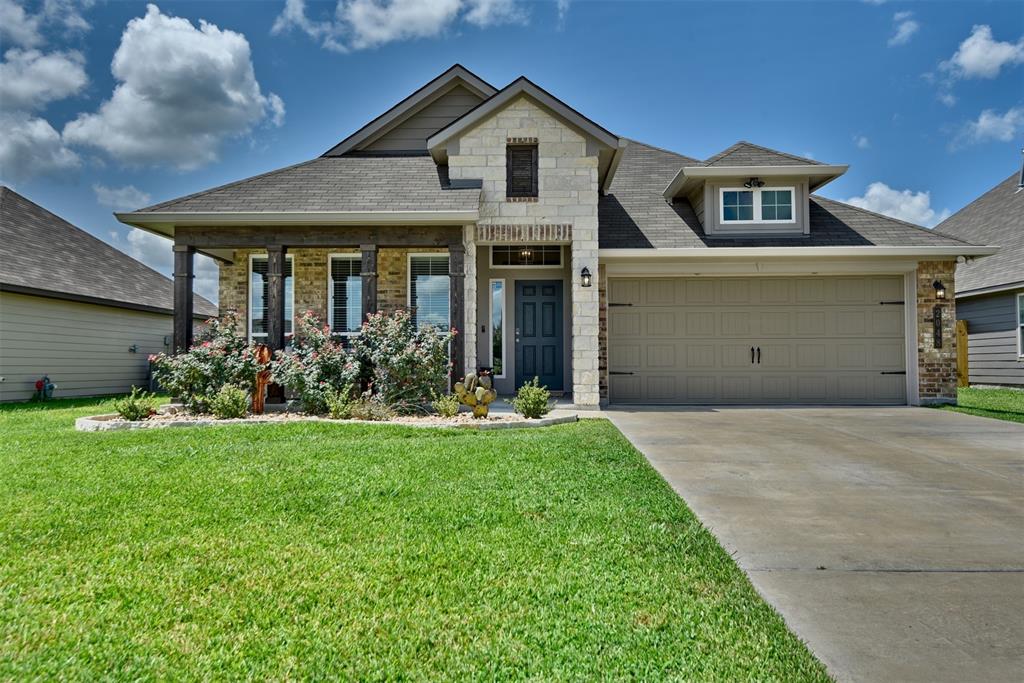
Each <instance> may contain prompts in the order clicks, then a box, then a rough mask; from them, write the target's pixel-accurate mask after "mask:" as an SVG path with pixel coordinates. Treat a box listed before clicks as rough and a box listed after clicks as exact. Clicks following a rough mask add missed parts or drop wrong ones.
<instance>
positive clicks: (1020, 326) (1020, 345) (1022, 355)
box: [1014, 292, 1024, 361]
mask: <svg viewBox="0 0 1024 683" xmlns="http://www.w3.org/2000/svg"><path fill="white" fill-rule="evenodd" d="M1014 301H1015V302H1016V303H1017V360H1019V361H1020V360H1024V316H1021V307H1022V306H1024V292H1019V293H1018V294H1017V296H1016V298H1015V299H1014Z"/></svg>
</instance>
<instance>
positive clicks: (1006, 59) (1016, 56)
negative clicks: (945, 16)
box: [939, 24, 1024, 78]
mask: <svg viewBox="0 0 1024 683" xmlns="http://www.w3.org/2000/svg"><path fill="white" fill-rule="evenodd" d="M1021 63H1024V38H1021V39H1020V40H1018V41H1017V42H1016V43H1007V42H1002V41H997V40H995V39H994V38H993V37H992V28H991V27H989V26H986V25H984V24H980V25H976V26H975V27H974V28H973V29H971V35H970V36H968V37H967V39H966V40H964V42H962V43H960V47H959V48H958V49H957V51H956V53H954V54H953V56H952V57H950V58H949V59H948V60H947V61H945V62H942V63H941V64H940V65H939V68H940V69H942V70H943V71H945V72H946V73H948V74H949V75H950V76H951V77H952V78H995V77H996V76H998V75H999V72H1000V71H1001V70H1002V68H1003V67H1004V66H1012V65H1014V64H1021Z"/></svg>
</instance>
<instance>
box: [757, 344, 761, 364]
mask: <svg viewBox="0 0 1024 683" xmlns="http://www.w3.org/2000/svg"><path fill="white" fill-rule="evenodd" d="M757 364H758V365H760V364H761V347H760V346H758V347H757Z"/></svg>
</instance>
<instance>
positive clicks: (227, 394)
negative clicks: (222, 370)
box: [210, 384, 249, 420]
mask: <svg viewBox="0 0 1024 683" xmlns="http://www.w3.org/2000/svg"><path fill="white" fill-rule="evenodd" d="M210 412H212V413H213V415H214V417H216V418H217V419H220V420H233V419H237V418H239V417H245V416H246V414H247V413H248V412H249V394H248V393H247V392H246V391H245V389H242V388H240V387H236V386H234V385H232V384H225V385H224V386H222V387H221V388H220V391H218V392H217V393H216V394H214V396H213V398H212V399H210Z"/></svg>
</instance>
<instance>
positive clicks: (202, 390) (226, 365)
mask: <svg viewBox="0 0 1024 683" xmlns="http://www.w3.org/2000/svg"><path fill="white" fill-rule="evenodd" d="M238 329H239V328H238V316H237V314H236V313H234V312H233V311H229V312H227V313H225V314H224V315H223V316H221V317H220V318H210V319H209V320H207V321H206V328H205V329H203V331H202V332H200V333H199V335H198V336H197V339H196V343H195V344H194V345H193V346H192V348H190V349H189V350H188V351H185V352H182V353H179V354H177V355H173V356H172V355H167V354H164V353H160V354H157V355H154V356H150V357H149V362H150V365H151V366H152V369H153V377H154V379H156V381H157V382H159V383H160V386H161V387H163V388H164V389H166V390H167V391H168V392H170V394H171V395H172V396H176V397H178V398H180V399H181V400H182V402H183V403H184V404H185V407H186V408H187V409H188V410H190V411H191V412H193V413H209V412H210V411H211V401H212V400H213V397H214V396H216V395H217V393H218V392H220V390H221V389H222V388H223V387H224V386H226V385H229V384H230V385H233V386H236V387H238V388H240V389H242V390H243V391H245V392H247V393H249V394H251V393H252V392H253V390H254V389H255V387H256V373H257V372H259V371H260V370H262V369H263V367H262V366H261V365H260V363H259V362H257V360H256V357H255V354H254V352H253V348H254V347H253V345H252V344H250V343H249V342H248V340H246V338H245V337H244V336H243V335H241V334H239V333H238Z"/></svg>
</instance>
